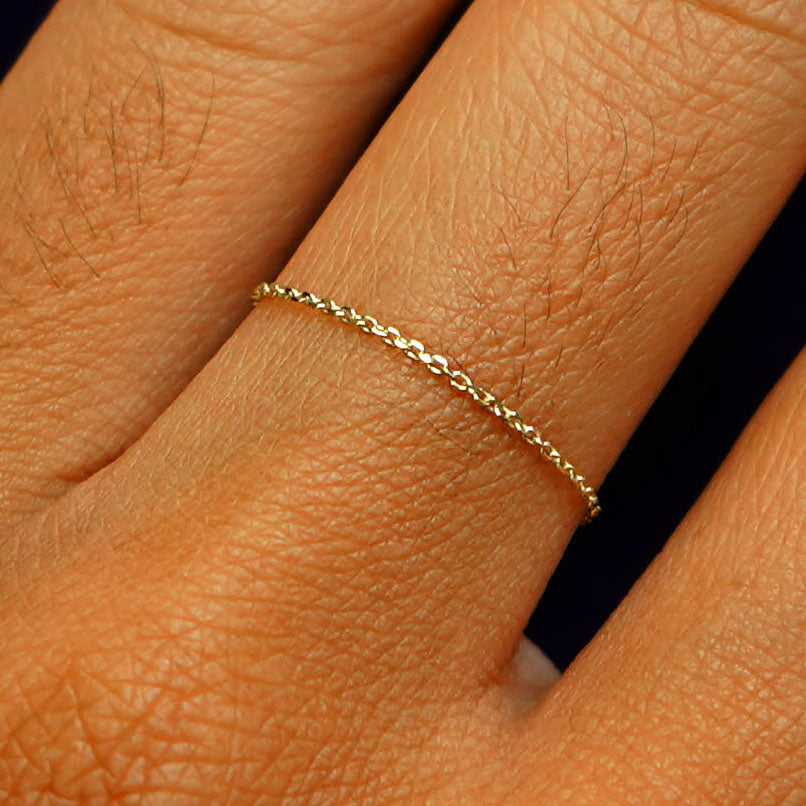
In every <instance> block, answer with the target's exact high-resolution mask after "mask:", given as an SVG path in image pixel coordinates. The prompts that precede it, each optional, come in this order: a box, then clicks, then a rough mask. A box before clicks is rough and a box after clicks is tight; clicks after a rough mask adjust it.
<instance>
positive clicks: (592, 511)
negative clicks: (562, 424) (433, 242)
mask: <svg viewBox="0 0 806 806" xmlns="http://www.w3.org/2000/svg"><path fill="white" fill-rule="evenodd" d="M271 298H277V299H287V300H291V301H292V302H299V303H300V304H302V305H305V306H307V307H308V308H313V309H314V310H316V311H321V312H322V313H324V314H327V315H328V316H333V317H335V318H336V319H338V320H339V321H340V322H344V323H345V324H347V325H353V326H354V327H357V328H359V329H360V330H363V331H364V333H369V334H370V335H372V336H377V337H378V338H380V339H382V340H383V341H384V342H386V343H387V344H389V345H390V346H392V347H396V348H397V349H398V350H400V351H402V352H403V353H404V354H405V355H406V356H408V357H409V358H410V359H411V360H412V361H418V362H419V363H421V364H424V365H425V366H426V367H427V368H428V370H429V371H430V372H433V373H434V375H442V376H444V377H445V378H447V380H448V383H449V384H450V385H451V386H453V388H454V389H458V390H459V391H460V392H464V393H465V394H467V395H469V396H470V397H471V398H473V400H475V401H476V403H478V405H479V406H481V407H482V408H484V409H487V411H489V412H490V413H491V414H493V415H494V416H495V417H497V418H498V419H499V420H502V421H503V422H504V424H505V425H506V426H507V427H508V428H509V429H511V430H512V431H514V432H515V433H516V434H518V435H519V436H520V437H521V438H522V439H523V440H524V441H525V442H527V443H528V444H529V445H533V446H534V447H536V448H537V449H538V451H539V452H540V455H541V456H542V457H543V458H544V459H545V460H546V461H547V462H549V463H550V464H552V465H554V467H555V468H556V469H557V470H559V471H560V473H562V474H563V476H565V477H566V478H567V479H568V480H569V481H570V482H571V483H572V484H573V485H574V486H575V487H576V488H577V490H579V492H580V494H581V495H582V497H583V498H584V499H585V503H586V505H587V509H586V513H585V522H586V523H587V522H588V521H590V520H591V519H593V518H595V517H596V516H597V515H598V514H599V512H600V511H601V507H600V506H599V498H598V496H597V495H596V491H595V490H594V489H593V487H591V486H589V485H588V483H587V482H586V481H585V478H584V476H583V475H582V474H581V473H579V472H578V471H577V469H576V468H575V467H574V465H572V464H571V462H569V461H568V460H567V459H565V458H564V457H563V455H562V454H561V453H560V452H559V451H558V450H557V449H556V448H555V447H554V446H553V445H552V444H551V443H550V442H549V441H548V440H547V439H546V438H545V437H543V435H542V434H541V433H540V432H539V431H538V430H537V429H536V428H535V427H534V426H533V425H529V424H528V423H526V422H525V421H524V420H523V418H522V417H521V415H520V414H518V412H517V411H515V409H511V408H509V406H506V405H505V404H504V403H502V402H501V401H500V400H499V399H498V398H497V397H496V396H495V395H493V394H492V393H491V392H488V391H487V390H486V389H484V388H483V387H481V386H478V385H477V384H476V383H474V381H473V380H472V379H471V378H470V377H469V376H468V375H467V374H466V373H465V372H464V371H463V370H461V369H454V368H452V367H451V362H450V361H449V360H448V359H447V358H445V357H444V356H442V355H439V354H437V353H433V352H431V351H430V350H427V349H426V348H425V346H424V345H423V343H422V342H420V341H417V339H410V338H407V337H406V336H404V335H402V334H401V332H400V331H399V330H398V329H397V328H396V327H391V326H389V325H382V324H381V323H380V322H379V321H378V320H377V319H376V318H375V317H374V316H368V315H367V314H363V313H359V312H358V311H356V310H355V309H354V308H350V307H347V306H344V305H339V304H338V303H336V302H334V301H333V300H332V299H329V298H328V297H318V296H317V295H316V294H312V293H311V292H310V291H300V290H298V289H296V288H292V287H291V286H287V285H280V284H279V283H261V284H260V285H259V286H258V287H257V288H256V289H255V291H254V293H253V294H252V302H253V304H255V305H257V304H258V303H259V302H260V301H261V300H263V299H271ZM453 363H456V362H453Z"/></svg>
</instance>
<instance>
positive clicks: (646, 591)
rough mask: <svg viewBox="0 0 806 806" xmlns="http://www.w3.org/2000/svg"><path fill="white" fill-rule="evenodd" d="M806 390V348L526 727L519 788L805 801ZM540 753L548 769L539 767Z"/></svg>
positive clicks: (609, 796)
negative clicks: (526, 765) (527, 765)
mask: <svg viewBox="0 0 806 806" xmlns="http://www.w3.org/2000/svg"><path fill="white" fill-rule="evenodd" d="M805 389H806V353H804V354H802V355H801V357H800V358H799V359H798V361H797V362H796V364H795V365H794V366H793V367H792V369H791V370H790V371H789V373H788V374H787V375H786V376H785V378H784V379H783V380H782V381H781V383H780V384H779V386H778V387H777V388H776V390H775V391H774V392H773V393H772V395H771V396H770V398H769V399H768V400H767V401H766V402H765V404H764V406H763V407H762V409H761V410H760V411H759V412H758V414H757V415H756V417H755V418H754V420H753V421H752V423H751V424H750V426H749V427H748V428H747V430H746V432H745V434H744V435H743V436H742V438H741V440H740V441H739V443H738V444H737V446H736V447H735V449H734V450H733V452H732V454H731V455H730V457H729V458H728V460H727V461H726V463H725V464H724V466H723V467H722V468H721V469H720V471H719V473H718V474H717V476H716V478H715V479H714V481H713V482H712V484H711V486H710V487H709V488H708V490H707V491H706V493H705V495H704V496H703V497H702V499H701V500H700V501H699V502H698V504H697V505H696V506H695V508H694V509H693V511H692V512H691V513H690V514H689V516H688V517H687V518H686V520H685V521H684V523H683V524H682V525H681V526H680V528H679V529H678V531H677V533H676V534H675V536H674V538H673V539H672V541H671V542H670V543H669V545H668V546H667V548H666V550H665V551H664V552H663V554H662V555H661V556H660V557H659V558H658V560H657V561H656V562H655V563H654V564H653V566H652V567H651V568H650V570H649V571H648V572H647V573H646V574H645V576H644V578H643V579H642V580H641V581H640V583H639V584H638V586H637V587H636V588H635V589H634V590H633V591H632V593H631V594H630V595H629V597H628V598H627V599H626V601H625V602H624V603H623V605H622V606H621V607H620V608H619V610H618V611H617V613H616V615H615V617H614V618H613V619H612V620H611V621H610V622H609V623H608V624H607V625H606V626H605V628H604V629H603V631H602V632H601V633H600V634H599V635H598V636H597V637H596V639H595V640H594V641H593V643H592V645H591V646H590V647H589V648H588V649H587V650H586V651H585V652H584V653H583V654H582V656H581V657H580V658H579V659H578V660H577V661H576V663H575V664H574V665H573V666H572V667H571V669H570V671H569V672H568V673H566V675H564V677H563V679H562V681H561V682H560V683H559V685H558V686H557V687H556V688H555V689H554V691H553V692H552V694H551V695H549V699H548V700H547V701H546V702H545V704H544V707H542V708H541V712H540V713H539V714H538V715H536V717H535V718H534V719H533V720H532V722H531V724H530V725H529V739H528V741H529V742H530V745H529V746H530V752H531V753H532V755H531V759H532V760H533V761H534V760H536V763H535V764H533V765H532V769H531V770H528V771H527V770H526V769H524V772H523V777H524V788H523V790H522V793H523V794H524V795H525V793H527V792H528V793H529V796H530V798H538V799H541V800H545V801H546V802H555V801H556V800H558V798H557V795H556V792H557V790H556V788H555V787H557V786H561V787H565V788H566V789H571V790H572V791H573V792H574V796H575V800H574V803H589V802H590V803H602V802H611V801H612V802H614V803H629V802H631V800H632V799H638V800H640V801H641V802H645V803H647V802H648V803H653V802H655V801H656V800H657V801H660V800H663V797H662V796H663V794H664V793H669V792H674V793H675V801H676V802H680V803H687V804H688V803H690V804H693V805H696V804H700V803H702V804H705V803H716V802H718V803H721V804H725V806H731V804H740V803H741V804H746V803H747V804H749V803H753V804H754V806H766V805H767V804H769V806H773V805H775V806H777V805H778V804H782V803H787V804H788V803H792V804H795V803H799V802H800V801H801V799H802V794H803V792H804V789H805V788H806V776H804V764H803V761H804V746H806V719H804V709H803V688H804V672H806V651H804V647H806V635H805V634H804V626H806V625H804V618H803V616H804V612H806V610H804V606H806V601H804V590H806V584H804V583H806V563H804V556H806V554H805V553H804V535H806V529H805V528H804V527H806V507H805V506H804V501H805V500H806V496H804V492H806V475H804V468H806V462H805V460H806V452H805V451H804V446H806V419H805V418H804V416H803V413H804V402H806V401H804V390H805ZM572 760H573V764H572V763H571V762H572ZM544 765H545V766H546V767H549V768H551V769H552V770H553V771H554V773H555V776H556V777H555V781H549V780H548V779H546V778H545V777H542V778H541V770H542V769H544ZM574 765H578V766H576V768H575V769H572V767H574ZM557 773H559V774H557ZM527 779H528V783H527V782H526V781H527ZM558 782H559V783H558ZM537 793H539V797H538V794H537ZM512 802H520V799H519V798H515V799H513V801H512ZM524 802H525V801H524ZM530 802H533V801H531V800H530Z"/></svg>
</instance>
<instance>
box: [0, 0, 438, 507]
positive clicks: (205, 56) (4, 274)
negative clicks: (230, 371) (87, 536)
mask: <svg viewBox="0 0 806 806" xmlns="http://www.w3.org/2000/svg"><path fill="white" fill-rule="evenodd" d="M452 5H453V3H452V2H451V0H437V2H421V0H400V2H394V3H385V2H379V0H360V2H342V1H340V2H336V3H328V4H314V5H311V4H299V3H296V4H293V3H291V4H289V3H281V2H272V1H271V0H270V1H269V2H265V3H259V4H257V5H255V4H249V3H244V2H241V3H234V4H233V3H230V4H227V5H226V8H224V7H223V6H220V4H217V3H213V2H210V1H209V0H206V1H205V2H202V3H193V4H191V5H190V6H188V5H187V4H182V3H163V2H160V0H134V1H133V2H123V3H109V4H105V5H104V6H103V9H102V10H101V11H99V10H98V8H97V7H96V6H93V5H91V4H86V3H83V2H79V0H62V2H60V3H59V4H58V6H57V7H56V9H55V11H54V12H53V14H52V15H51V17H50V18H49V19H48V21H47V22H46V24H45V25H44V27H43V28H42V29H41V31H40V32H39V33H38V34H37V36H36V37H35V38H34V41H33V42H32V44H31V46H30V47H29V48H28V50H27V51H26V53H25V54H24V55H23V57H22V58H21V60H20V61H19V63H18V64H17V65H16V67H15V68H14V70H13V72H12V73H11V74H10V76H9V77H8V78H7V79H6V81H5V82H4V83H3V85H2V91H1V92H0V232H2V233H3V235H2V244H3V248H2V258H1V259H0V331H1V332H2V334H3V337H2V346H3V349H2V351H0V378H2V382H0V433H2V434H3V446H2V448H3V449H2V451H0V491H1V492H0V509H2V511H3V512H4V513H5V514H6V516H9V515H13V514H22V513H25V512H28V511H30V510H32V509H33V508H36V507H38V506H40V505H41V504H42V502H43V499H48V498H50V497H52V496H54V495H57V494H59V493H61V492H63V491H64V490H65V489H67V488H69V486H71V485H72V484H73V483H75V481H76V480H79V479H81V478H84V477H86V476H87V475H89V474H90V473H91V472H93V470H94V469H96V468H97V467H99V466H101V465H103V464H104V463H106V462H108V461H109V460H110V459H112V458H114V457H115V456H116V455H117V454H119V453H120V452H121V450H122V449H123V448H124V447H125V446H126V445H127V444H128V443H129V442H131V441H132V440H133V439H134V438H135V437H136V436H138V435H139V434H140V433H141V431H142V430H143V429H144V428H145V427H146V426H147V425H148V424H149V423H150V422H151V421H152V420H153V418H154V417H155V416H156V414H157V413H158V412H159V411H160V410H162V408H164V406H165V405H166V404H167V403H168V402H169V401H170V400H172V399H173V397H174V396H175V395H176V393H177V391H178V390H179V389H181V388H182V387H183V386H184V384H185V383H186V382H187V380H188V379H189V378H190V377H192V375H193V374H194V373H195V372H196V371H197V370H198V368H199V367H200V366H202V364H203V363H204V362H205V361H206V360H207V358H208V357H209V356H210V355H211V354H212V353H213V352H214V351H215V349H216V348H217V347H218V346H219V345H220V343H221V342H222V341H223V340H224V338H225V337H226V336H227V335H228V334H229V333H230V332H231V330H232V328H233V326H234V324H235V323H236V322H237V321H238V319H239V318H241V317H242V316H243V315H244V313H245V311H246V305H247V302H246V300H247V297H248V294H249V291H250V289H251V288H252V286H253V285H254V283H255V282H256V281H257V278H258V277H262V276H265V275H266V274H267V273H268V274H270V275H271V274H272V272H276V271H278V270H279V267H280V266H281V265H282V264H283V263H284V261H285V260H286V259H287V257H288V255H289V254H290V253H291V251H292V250H293V248H294V246H295V244H296V243H297V241H298V239H299V238H300V236H301V235H302V234H303V232H304V231H305V229H306V228H307V227H308V226H310V224H311V222H312V221H313V219H314V218H315V216H316V214H317V212H318V210H319V208H320V206H321V205H322V203H323V201H324V200H325V199H326V198H327V197H328V195H329V194H330V193H331V191H332V189H333V188H334V187H335V185H336V184H337V183H338V181H339V180H340V178H341V176H342V174H343V173H344V171H345V169H346V168H347V167H348V165H349V164H350V162H351V160H352V159H353V157H354V155H355V153H356V151H357V150H358V149H359V148H360V146H361V145H362V144H363V142H364V140H365V139H366V137H367V136H368V134H369V133H370V132H371V131H372V128H373V126H374V125H376V124H377V121H378V118H379V115H380V114H381V113H382V112H383V111H384V109H385V108H386V106H387V105H388V104H389V103H390V100H391V99H392V97H393V96H394V94H395V93H396V92H397V90H398V88H399V87H400V85H401V84H402V83H403V81H404V80H405V79H406V76H407V75H408V74H409V72H410V71H411V70H412V69H413V67H414V66H415V65H416V63H417V61H418V59H420V58H421V57H422V54H423V52H424V50H425V49H426V48H427V47H428V44H429V42H430V41H431V39H432V38H433V36H434V34H435V31H436V30H437V29H438V28H439V26H440V24H441V23H442V22H443V21H444V19H445V17H446V15H447V14H448V12H449V11H450V8H451V6H452ZM54 65H58V70H57V71H54Z"/></svg>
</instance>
